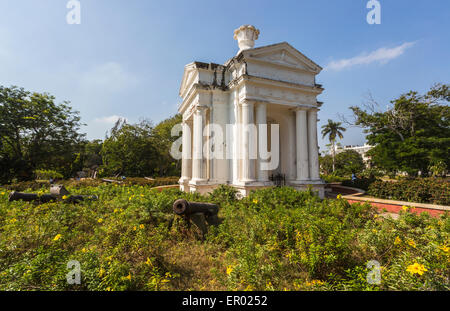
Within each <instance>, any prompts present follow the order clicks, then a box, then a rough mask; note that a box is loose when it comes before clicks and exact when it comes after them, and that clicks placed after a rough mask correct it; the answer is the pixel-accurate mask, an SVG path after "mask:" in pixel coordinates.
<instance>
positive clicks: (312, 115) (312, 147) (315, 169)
mask: <svg viewBox="0 0 450 311" xmlns="http://www.w3.org/2000/svg"><path fill="white" fill-rule="evenodd" d="M318 110H319V109H317V108H311V109H310V110H309V111H308V146H309V174H310V175H309V176H310V178H311V180H320V175H319V148H318V145H317V111H318Z"/></svg>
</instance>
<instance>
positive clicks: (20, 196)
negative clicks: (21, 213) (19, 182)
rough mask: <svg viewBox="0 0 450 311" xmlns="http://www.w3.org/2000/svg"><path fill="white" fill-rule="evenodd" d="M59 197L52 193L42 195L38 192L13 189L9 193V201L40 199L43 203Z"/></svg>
mask: <svg viewBox="0 0 450 311" xmlns="http://www.w3.org/2000/svg"><path fill="white" fill-rule="evenodd" d="M56 199H57V197H56V196H54V195H52V194H43V195H41V196H39V195H37V194H36V193H24V192H17V191H13V192H11V193H10V194H9V202H12V201H18V200H23V201H27V202H31V201H36V200H39V201H40V202H42V203H47V202H51V201H55V200H56Z"/></svg>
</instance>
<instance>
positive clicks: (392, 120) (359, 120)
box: [350, 84, 450, 176]
mask: <svg viewBox="0 0 450 311" xmlns="http://www.w3.org/2000/svg"><path fill="white" fill-rule="evenodd" d="M449 98H450V95H449V90H448V85H442V84H436V85H435V86H433V87H432V88H431V90H430V91H429V92H428V93H426V94H424V95H420V94H418V93H417V92H414V91H410V92H409V93H407V94H403V95H401V96H400V97H399V98H397V99H395V100H393V101H391V105H390V106H389V108H388V109H387V110H386V111H379V110H377V106H378V104H377V103H376V102H375V101H371V102H369V103H367V104H366V105H365V107H363V108H361V107H356V106H354V107H351V108H350V109H351V110H352V111H353V114H354V116H355V122H354V124H355V125H357V126H361V127H363V128H364V132H365V133H368V135H367V137H366V139H367V141H368V143H369V144H370V145H373V146H374V148H372V149H371V150H370V151H369V152H368V155H370V156H371V160H372V164H373V165H375V166H376V167H378V168H380V169H383V170H386V171H388V172H390V174H392V175H394V174H395V173H396V172H398V171H406V172H408V173H409V174H410V175H413V176H416V175H417V174H418V172H419V171H420V172H422V174H423V175H427V174H428V170H429V167H430V164H431V163H438V162H440V161H441V162H443V164H444V165H445V166H446V167H449V164H450V108H449V106H448V101H449Z"/></svg>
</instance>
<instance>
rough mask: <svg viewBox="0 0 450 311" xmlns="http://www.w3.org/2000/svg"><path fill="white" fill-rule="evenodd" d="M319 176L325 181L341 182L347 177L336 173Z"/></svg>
mask: <svg viewBox="0 0 450 311" xmlns="http://www.w3.org/2000/svg"><path fill="white" fill-rule="evenodd" d="M320 178H321V179H323V180H324V181H325V182H326V183H332V182H342V181H344V180H347V177H340V176H336V175H320Z"/></svg>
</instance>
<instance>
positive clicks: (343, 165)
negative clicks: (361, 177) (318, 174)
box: [320, 150, 365, 177]
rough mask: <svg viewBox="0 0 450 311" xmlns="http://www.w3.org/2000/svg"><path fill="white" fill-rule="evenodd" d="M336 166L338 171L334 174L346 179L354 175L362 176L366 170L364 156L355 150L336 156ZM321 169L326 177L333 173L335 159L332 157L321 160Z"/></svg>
mask: <svg viewBox="0 0 450 311" xmlns="http://www.w3.org/2000/svg"><path fill="white" fill-rule="evenodd" d="M334 164H335V169H336V170H335V171H334V173H333V174H334V175H336V176H340V177H346V176H349V175H351V174H352V173H355V174H360V173H361V172H362V171H363V170H364V168H365V164H364V160H363V158H362V156H361V155H360V154H359V153H358V152H356V151H354V150H345V151H342V152H339V153H338V154H336V156H335V162H334ZM320 168H321V171H322V173H323V174H325V175H329V174H330V173H331V172H332V170H333V158H332V156H331V155H326V156H324V157H321V158H320Z"/></svg>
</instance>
